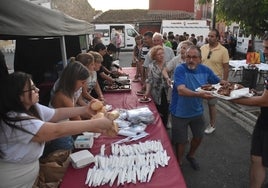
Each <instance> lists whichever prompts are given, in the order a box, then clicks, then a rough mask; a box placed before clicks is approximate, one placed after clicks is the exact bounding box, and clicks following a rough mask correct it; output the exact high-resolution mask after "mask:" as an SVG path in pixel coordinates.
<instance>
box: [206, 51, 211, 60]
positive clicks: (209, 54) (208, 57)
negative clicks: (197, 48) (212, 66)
mask: <svg viewBox="0 0 268 188" xmlns="http://www.w3.org/2000/svg"><path fill="white" fill-rule="evenodd" d="M211 54H212V51H209V52H208V56H207V59H210V56H211Z"/></svg>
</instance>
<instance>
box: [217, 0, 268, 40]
mask: <svg viewBox="0 0 268 188" xmlns="http://www.w3.org/2000/svg"><path fill="white" fill-rule="evenodd" d="M216 6H217V9H216V11H217V12H216V13H217V17H218V19H222V20H225V21H227V22H237V23H239V24H240V27H241V28H243V29H244V30H245V31H246V32H247V33H248V34H252V37H253V36H256V35H259V36H261V35H263V33H264V31H265V30H266V29H267V28H268V20H267V15H268V0H255V1H252V0H218V1H217V3H216Z"/></svg>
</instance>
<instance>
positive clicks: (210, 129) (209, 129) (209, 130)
mask: <svg viewBox="0 0 268 188" xmlns="http://www.w3.org/2000/svg"><path fill="white" fill-rule="evenodd" d="M215 129H216V127H212V126H211V125H210V124H209V125H208V126H207V128H206V129H205V133H206V134H211V133H213V132H214V131H215Z"/></svg>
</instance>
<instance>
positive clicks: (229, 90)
mask: <svg viewBox="0 0 268 188" xmlns="http://www.w3.org/2000/svg"><path fill="white" fill-rule="evenodd" d="M196 91H206V92H210V93H211V94H212V95H214V96H215V97H218V98H221V99H224V100H231V99H237V98H241V97H252V96H253V95H254V94H253V93H252V92H251V91H250V89H249V88H248V87H244V86H243V85H241V84H237V83H228V84H227V85H220V84H214V85H213V84H212V85H211V84H210V85H209V84H206V85H204V86H201V87H199V88H197V89H196Z"/></svg>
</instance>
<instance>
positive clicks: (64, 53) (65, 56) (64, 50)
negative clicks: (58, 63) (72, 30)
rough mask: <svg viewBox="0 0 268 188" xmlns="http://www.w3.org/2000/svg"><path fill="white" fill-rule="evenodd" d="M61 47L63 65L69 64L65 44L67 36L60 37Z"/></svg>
mask: <svg viewBox="0 0 268 188" xmlns="http://www.w3.org/2000/svg"><path fill="white" fill-rule="evenodd" d="M60 49H61V57H62V63H63V67H66V66H67V55H66V45H65V37H64V36H61V37H60Z"/></svg>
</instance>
